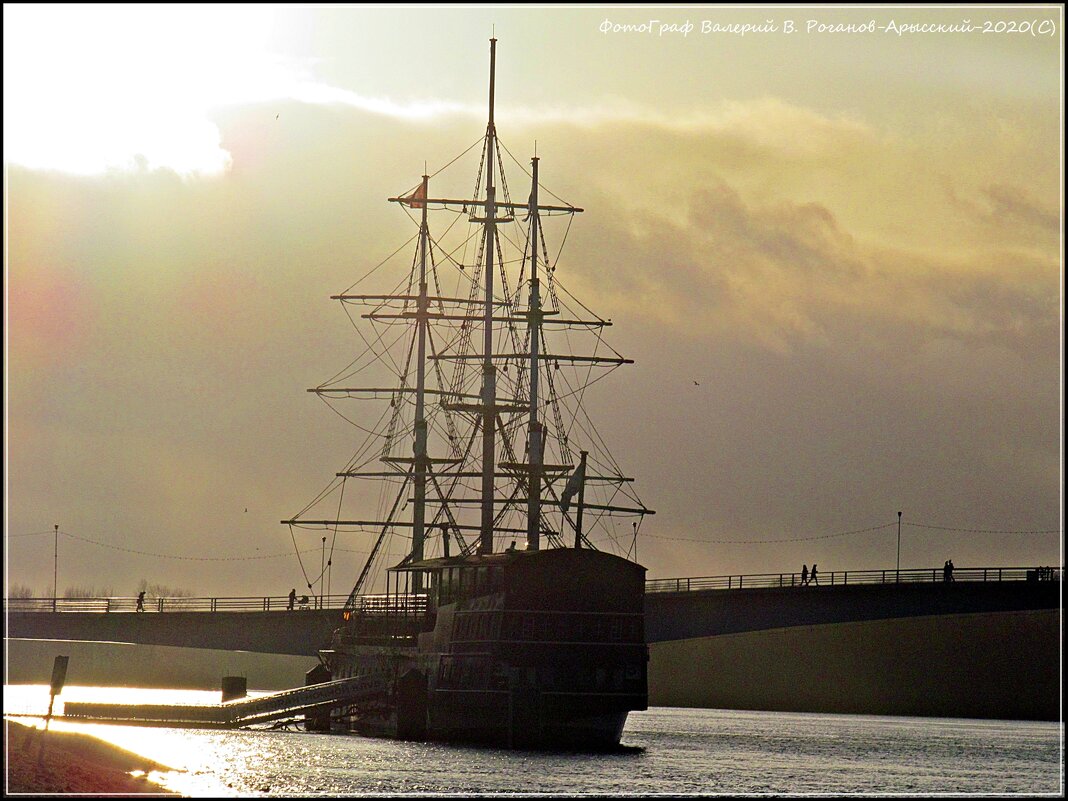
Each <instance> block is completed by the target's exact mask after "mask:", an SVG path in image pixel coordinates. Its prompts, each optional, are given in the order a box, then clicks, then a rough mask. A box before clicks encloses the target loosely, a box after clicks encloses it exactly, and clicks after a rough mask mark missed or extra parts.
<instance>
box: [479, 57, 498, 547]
mask: <svg viewBox="0 0 1068 801" xmlns="http://www.w3.org/2000/svg"><path fill="white" fill-rule="evenodd" d="M496 63H497V40H496V39H490V79H489V124H488V125H487V126H486V218H485V225H486V265H485V277H486V312H485V314H486V317H485V328H486V330H485V340H484V343H483V357H482V524H481V527H480V529H479V531H480V536H479V541H478V552H479V553H480V554H484V553H493V494H494V493H493V474H494V472H495V470H496V456H495V452H496V448H497V443H496V437H495V431H494V428H495V425H496V418H497V368H496V367H495V366H494V364H493V270H494V264H493V262H494V259H493V254H494V251H495V250H496V249H497V243H496V233H497V220H496V217H497V202H496V201H497V198H496V189H495V187H494V186H493V156H494V153H495V151H496V149H497V146H496V137H497V132H496V129H495V127H494V124H493V83H494V75H495V71H496Z"/></svg>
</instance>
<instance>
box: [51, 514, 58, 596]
mask: <svg viewBox="0 0 1068 801" xmlns="http://www.w3.org/2000/svg"><path fill="white" fill-rule="evenodd" d="M58 595H59V523H56V542H55V547H54V549H53V551H52V611H53V612H55V611H56V596H58Z"/></svg>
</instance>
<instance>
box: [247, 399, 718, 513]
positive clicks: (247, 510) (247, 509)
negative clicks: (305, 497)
mask: <svg viewBox="0 0 1068 801" xmlns="http://www.w3.org/2000/svg"><path fill="white" fill-rule="evenodd" d="M693 385H694V386H695V387H699V386H701V385H700V384H698V383H697V382H696V381H694V382H693ZM245 511H246V512H247V511H248V509H246V510H245Z"/></svg>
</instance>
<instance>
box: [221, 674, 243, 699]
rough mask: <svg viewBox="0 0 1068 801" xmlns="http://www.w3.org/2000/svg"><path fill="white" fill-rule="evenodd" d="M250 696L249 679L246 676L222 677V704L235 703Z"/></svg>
mask: <svg viewBox="0 0 1068 801" xmlns="http://www.w3.org/2000/svg"><path fill="white" fill-rule="evenodd" d="M247 695H248V679H247V678H246V677H245V676H223V677H222V702H223V703H224V704H225V703H226V702H227V701H233V700H234V699H235V698H244V697H245V696H247Z"/></svg>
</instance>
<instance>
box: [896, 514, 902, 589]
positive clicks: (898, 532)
mask: <svg viewBox="0 0 1068 801" xmlns="http://www.w3.org/2000/svg"><path fill="white" fill-rule="evenodd" d="M894 581H901V512H898V513H897V573H896V574H895V578H894Z"/></svg>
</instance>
